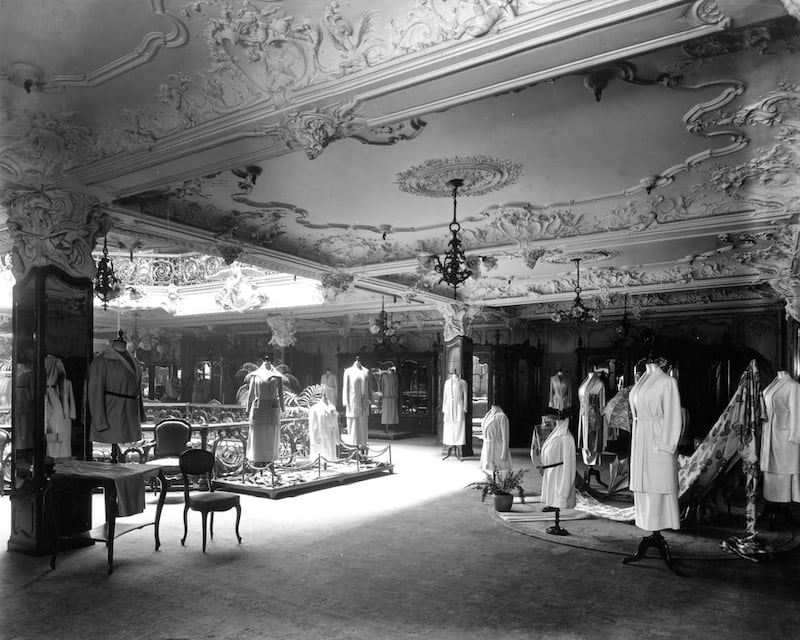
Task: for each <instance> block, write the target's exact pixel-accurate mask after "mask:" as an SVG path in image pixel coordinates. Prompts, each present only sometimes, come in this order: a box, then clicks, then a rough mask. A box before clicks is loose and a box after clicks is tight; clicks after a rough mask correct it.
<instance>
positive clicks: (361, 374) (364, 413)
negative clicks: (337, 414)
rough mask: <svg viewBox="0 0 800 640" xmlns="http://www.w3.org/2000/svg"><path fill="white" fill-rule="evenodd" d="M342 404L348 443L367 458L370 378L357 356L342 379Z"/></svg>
mask: <svg viewBox="0 0 800 640" xmlns="http://www.w3.org/2000/svg"><path fill="white" fill-rule="evenodd" d="M342 404H343V405H344V407H345V420H346V422H347V440H346V444H349V445H350V446H353V447H356V449H357V450H358V452H359V455H360V456H362V458H364V459H365V460H366V455H367V451H368V444H367V439H368V437H369V427H368V420H369V379H368V371H367V368H366V367H365V366H364V365H363V364H361V359H360V358H359V357H358V356H356V358H355V360H354V362H353V364H352V366H351V367H349V368H348V369H345V371H344V377H343V380H342Z"/></svg>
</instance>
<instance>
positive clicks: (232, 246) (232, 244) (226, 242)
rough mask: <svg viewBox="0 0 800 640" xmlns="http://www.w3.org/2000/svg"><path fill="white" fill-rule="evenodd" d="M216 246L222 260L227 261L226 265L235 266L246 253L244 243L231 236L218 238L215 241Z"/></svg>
mask: <svg viewBox="0 0 800 640" xmlns="http://www.w3.org/2000/svg"><path fill="white" fill-rule="evenodd" d="M214 246H216V248H217V251H219V254H220V255H221V256H222V259H223V260H225V264H233V263H234V262H235V261H236V260H238V259H239V256H240V255H242V252H243V251H244V246H243V245H242V243H241V242H239V241H238V240H236V239H235V238H234V237H233V236H232V235H231V234H225V235H223V236H217V237H216V238H215V239H214Z"/></svg>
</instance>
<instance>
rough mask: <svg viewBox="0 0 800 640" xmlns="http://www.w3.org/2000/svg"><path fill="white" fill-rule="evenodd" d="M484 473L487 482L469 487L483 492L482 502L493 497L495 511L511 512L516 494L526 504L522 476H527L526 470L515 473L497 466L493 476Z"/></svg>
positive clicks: (475, 483)
mask: <svg viewBox="0 0 800 640" xmlns="http://www.w3.org/2000/svg"><path fill="white" fill-rule="evenodd" d="M483 473H484V475H485V476H486V480H484V481H482V482H472V483H471V484H469V485H467V486H469V487H472V488H473V489H477V490H478V491H480V492H481V502H484V501H485V500H486V496H493V497H494V509H495V511H511V505H512V504H513V503H514V494H515V493H517V494H518V495H519V497H520V500H521V501H522V502H525V494H524V493H523V491H522V476H523V475H524V474H525V469H518V470H517V471H514V470H513V469H507V470H506V469H498V468H497V467H496V466H495V468H494V469H493V470H492V473H491V474H489V473H487V472H486V471H484V472H483Z"/></svg>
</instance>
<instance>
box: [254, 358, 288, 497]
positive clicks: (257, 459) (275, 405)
mask: <svg viewBox="0 0 800 640" xmlns="http://www.w3.org/2000/svg"><path fill="white" fill-rule="evenodd" d="M250 376H251V377H252V378H251V380H250V390H249V391H248V399H247V411H248V414H249V415H250V423H251V424H250V428H251V435H250V438H251V439H252V440H253V442H252V443H251V442H249V441H248V450H247V454H246V455H247V456H248V457H249V458H251V459H250V464H251V466H252V467H253V468H254V469H260V470H261V473H262V474H263V471H264V470H265V469H266V470H268V471H269V472H270V475H271V476H272V481H273V484H274V482H275V475H276V474H275V459H274V458H275V457H277V456H278V454H279V439H280V414H281V412H282V411H283V379H282V376H281V374H280V372H279V371H278V369H276V368H275V367H274V366H273V364H272V362H271V360H270V357H269V355H264V357H263V359H262V363H261V366H260V367H258V369H256V370H255V371H253V372H252V373H251V374H250ZM272 378H277V380H278V383H277V388H275V387H274V386H270V387H265V386H264V385H265V384H266V380H271V379H272ZM266 391H269V393H270V395H265V396H263V397H262V395H261V394H264V393H265V392H266ZM273 391H274V393H275V396H274V397H273V396H272V395H271V394H272V393H273ZM262 403H263V404H262ZM268 407H269V408H268ZM276 412H277V413H276ZM273 414H274V415H273ZM276 418H277V424H276ZM256 428H258V429H259V433H258V434H256V433H255V431H256ZM256 438H257V439H258V446H253V448H252V449H250V446H251V444H252V445H255V444H256ZM267 452H270V453H271V455H268V456H265V453H267ZM266 458H273V459H266Z"/></svg>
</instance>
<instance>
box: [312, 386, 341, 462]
mask: <svg viewBox="0 0 800 640" xmlns="http://www.w3.org/2000/svg"><path fill="white" fill-rule="evenodd" d="M308 438H309V457H310V458H311V459H312V460H315V459H316V458H317V456H322V457H323V458H325V460H328V461H333V460H336V459H337V458H338V457H339V454H338V451H337V446H338V445H339V442H340V440H341V439H340V437H339V412H338V411H336V407H335V406H334V405H333V403H331V402H329V401H328V399H327V398H326V397H323V398H322V400H320V401H319V402H317V403H315V404H314V406H312V407H311V409H310V410H309V412H308Z"/></svg>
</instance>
